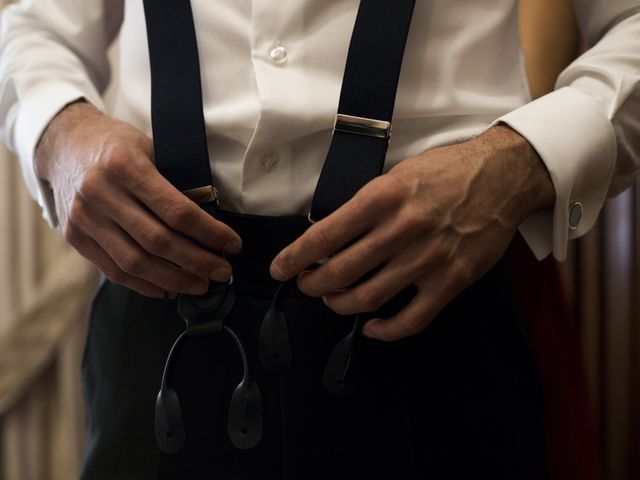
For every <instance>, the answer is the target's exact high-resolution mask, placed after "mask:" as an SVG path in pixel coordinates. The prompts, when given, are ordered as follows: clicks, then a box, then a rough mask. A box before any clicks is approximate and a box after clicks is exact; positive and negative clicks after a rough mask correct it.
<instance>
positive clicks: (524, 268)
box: [506, 235, 601, 480]
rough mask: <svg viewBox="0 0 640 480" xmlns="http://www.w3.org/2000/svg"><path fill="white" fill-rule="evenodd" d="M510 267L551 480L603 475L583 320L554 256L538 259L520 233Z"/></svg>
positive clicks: (585, 479)
mask: <svg viewBox="0 0 640 480" xmlns="http://www.w3.org/2000/svg"><path fill="white" fill-rule="evenodd" d="M506 259H507V271H508V273H509V277H510V278H511V281H512V285H513V289H514V293H515V296H516V298H517V300H518V302H519V307H520V314H521V320H522V322H523V325H524V327H525V329H526V330H527V331H528V334H529V338H530V341H531V346H532V348H533V351H534V356H535V359H536V363H537V366H538V370H539V372H540V375H541V377H542V382H543V386H544V401H545V430H546V436H547V446H548V450H549V470H550V478H551V480H574V479H575V480H601V474H600V471H601V470H600V461H599V458H598V448H597V435H596V429H595V422H594V420H593V418H592V414H591V409H590V405H589V398H588V390H587V384H586V376H585V372H584V365H583V357H582V352H581V345H580V337H579V326H578V322H577V318H576V315H575V313H574V312H573V310H572V309H571V308H570V307H569V305H568V302H567V300H566V296H565V294H564V289H563V286H562V283H561V280H560V273H559V271H558V268H557V264H556V263H555V260H553V259H552V258H547V259H545V260H543V261H542V262H538V261H537V260H536V259H535V257H534V256H533V255H532V253H531V251H530V250H529V249H528V247H527V246H526V244H525V243H524V241H523V240H522V238H521V237H520V236H519V235H518V236H517V237H516V239H515V240H514V241H513V243H512V245H511V247H510V248H509V251H508V253H507V257H506Z"/></svg>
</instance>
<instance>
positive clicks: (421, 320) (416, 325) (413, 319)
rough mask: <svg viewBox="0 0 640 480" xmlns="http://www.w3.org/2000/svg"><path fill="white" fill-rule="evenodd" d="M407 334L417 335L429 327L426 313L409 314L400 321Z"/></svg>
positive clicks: (403, 330)
mask: <svg viewBox="0 0 640 480" xmlns="http://www.w3.org/2000/svg"><path fill="white" fill-rule="evenodd" d="M400 324H401V326H402V332H403V334H404V335H405V336H411V335H416V334H418V333H420V332H421V331H423V330H424V329H425V328H427V321H426V315H424V314H423V315H416V316H411V315H407V316H405V317H403V318H402V320H401V322H400Z"/></svg>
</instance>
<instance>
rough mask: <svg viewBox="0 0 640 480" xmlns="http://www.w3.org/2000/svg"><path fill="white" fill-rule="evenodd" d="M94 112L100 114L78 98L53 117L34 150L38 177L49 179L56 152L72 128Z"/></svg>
mask: <svg viewBox="0 0 640 480" xmlns="http://www.w3.org/2000/svg"><path fill="white" fill-rule="evenodd" d="M96 114H97V115H101V113H100V111H99V110H98V109H97V108H95V107H94V106H93V105H92V104H90V103H89V102H87V101H86V100H85V99H79V100H76V101H74V102H71V103H69V104H67V105H66V106H65V107H64V108H63V109H62V110H60V111H59V112H58V113H57V114H56V115H55V116H54V117H53V119H52V120H51V121H50V122H49V124H48V125H47V127H46V128H45V130H44V132H43V133H42V136H41V137H40V140H39V141H38V144H37V145H36V149H35V152H34V169H35V172H36V175H37V176H38V177H40V178H41V179H43V180H46V181H48V182H50V181H51V177H52V175H53V174H54V171H55V164H56V162H55V158H56V157H57V153H58V152H60V150H61V149H62V148H64V146H65V143H66V140H67V139H69V138H70V136H72V135H73V131H74V129H75V128H77V127H79V126H81V125H83V124H85V123H86V121H87V119H88V117H89V116H92V115H96Z"/></svg>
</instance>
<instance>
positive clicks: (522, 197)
mask: <svg viewBox="0 0 640 480" xmlns="http://www.w3.org/2000/svg"><path fill="white" fill-rule="evenodd" d="M474 141H477V142H479V143H480V144H481V145H482V147H481V148H482V149H483V151H484V152H485V159H486V162H487V164H491V167H490V168H491V170H492V171H493V174H494V175H496V176H497V181H496V183H495V185H496V191H497V192H498V194H499V195H500V196H501V198H502V199H503V202H502V203H503V212H502V213H503V215H504V216H505V218H507V219H508V220H509V221H511V222H513V223H514V224H515V225H520V223H522V222H523V221H524V220H525V219H526V218H527V217H529V216H531V215H532V214H534V213H535V212H537V211H539V210H543V209H547V208H552V207H553V205H554V203H555V189H554V187H553V182H552V181H551V177H550V175H549V172H548V170H547V167H546V166H545V164H544V162H543V161H542V159H541V158H540V156H539V155H538V153H537V152H536V150H535V149H534V148H533V146H532V145H531V144H530V143H529V142H528V141H527V139H526V138H524V137H523V136H521V135H520V134H519V133H517V132H516V131H515V130H513V129H511V128H510V127H508V126H507V125H503V124H500V125H496V126H494V127H492V128H490V129H488V130H487V131H486V132H484V133H483V134H482V135H480V136H479V137H477V138H476V139H475V140H474Z"/></svg>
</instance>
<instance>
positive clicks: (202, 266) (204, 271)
mask: <svg viewBox="0 0 640 480" xmlns="http://www.w3.org/2000/svg"><path fill="white" fill-rule="evenodd" d="M215 267H216V264H215V263H214V262H213V261H211V260H209V259H206V258H189V259H186V260H185V261H184V265H183V268H184V269H185V270H186V271H188V272H191V273H193V274H195V275H197V276H199V277H203V278H207V277H208V276H209V275H210V274H211V272H212V270H213V269H214V268H215Z"/></svg>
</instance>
